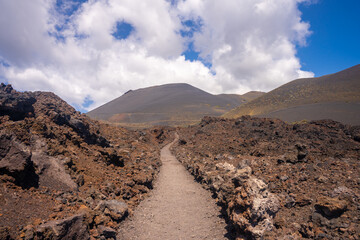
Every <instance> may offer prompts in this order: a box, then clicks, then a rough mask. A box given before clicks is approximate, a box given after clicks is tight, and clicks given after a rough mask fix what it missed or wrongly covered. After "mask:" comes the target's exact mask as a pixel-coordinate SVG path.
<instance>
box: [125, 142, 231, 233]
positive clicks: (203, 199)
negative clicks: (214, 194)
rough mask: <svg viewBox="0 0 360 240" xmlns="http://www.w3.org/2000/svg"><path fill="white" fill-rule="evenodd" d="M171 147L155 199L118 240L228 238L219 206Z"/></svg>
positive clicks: (139, 211)
mask: <svg viewBox="0 0 360 240" xmlns="http://www.w3.org/2000/svg"><path fill="white" fill-rule="evenodd" d="M176 140H177V139H175V140H174V142H175V141H176ZM174 142H173V143H174ZM173 143H171V144H173ZM171 144H169V145H167V146H165V147H164V148H163V149H162V150H161V160H162V163H163V165H162V167H161V170H160V174H159V177H158V180H157V181H156V182H155V186H154V189H153V190H152V193H151V196H150V197H149V198H147V199H146V200H144V201H143V202H142V203H141V204H140V205H139V206H138V207H137V209H136V211H135V213H134V215H133V216H132V217H130V218H129V219H128V220H126V221H125V222H124V224H123V225H122V227H121V229H120V230H119V234H118V239H129V240H130V239H161V240H166V239H171V240H173V239H174V240H175V239H217V240H221V239H227V238H226V237H224V235H225V234H226V233H227V231H226V229H225V228H226V223H225V221H224V220H223V219H222V218H219V217H218V216H219V215H220V212H219V207H218V206H217V205H216V204H215V201H214V199H213V198H211V194H210V193H209V192H208V191H206V190H205V189H203V188H202V187H201V185H200V184H198V183H196V182H195V181H194V178H193V177H192V176H191V175H190V174H189V173H188V172H187V171H186V170H185V168H184V167H183V166H182V165H181V164H180V163H179V162H178V161H177V160H176V158H175V157H174V156H173V155H172V154H171V153H170V150H169V149H170V147H171Z"/></svg>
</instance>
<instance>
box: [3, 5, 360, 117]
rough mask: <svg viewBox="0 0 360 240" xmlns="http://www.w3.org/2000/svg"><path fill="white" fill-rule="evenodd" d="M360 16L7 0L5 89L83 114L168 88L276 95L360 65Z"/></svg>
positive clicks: (332, 9) (302, 8) (350, 8)
mask: <svg viewBox="0 0 360 240" xmlns="http://www.w3.org/2000/svg"><path fill="white" fill-rule="evenodd" d="M299 2H302V3H299ZM359 9H360V1H357V0H344V1H337V0H305V1H300V0H273V1H269V0H251V1H239V0H222V1H218V0H186V1H183V0H152V1H144V0H132V1H125V0H92V1H86V0H56V1H48V0H34V1H23V0H12V1H9V0H0V80H1V81H2V82H8V83H11V84H12V85H13V86H14V87H15V88H16V89H18V90H20V91H35V90H43V91H52V92H55V93H56V94H58V95H59V96H60V97H62V98H63V99H65V100H66V101H67V102H69V103H70V104H72V105H73V106H75V107H76V108H77V109H78V110H81V111H87V110H91V109H93V108H95V107H97V106H99V105H101V104H104V103H106V102H108V101H110V100H112V99H114V98H116V97H118V96H120V95H122V94H123V93H125V92H127V91H128V90H129V89H138V88H143V87H149V86H153V85H160V84H167V83H178V82H184V83H189V84H191V85H193V86H195V87H198V88H201V89H203V90H205V91H208V92H210V93H213V94H219V93H238V94H243V93H246V92H248V91H252V90H258V91H270V90H272V89H274V88H276V87H279V86H281V85H282V84H285V83H287V82H289V81H291V80H294V79H297V78H303V77H313V76H321V75H325V74H329V73H334V72H337V71H340V70H343V69H346V68H348V67H351V66H353V65H356V64H359V63H360V61H359V60H360V47H359V42H360V29H359V26H360V24H359V23H360V18H359V16H358V11H359Z"/></svg>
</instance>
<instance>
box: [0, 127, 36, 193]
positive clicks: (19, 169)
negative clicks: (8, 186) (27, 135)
mask: <svg viewBox="0 0 360 240" xmlns="http://www.w3.org/2000/svg"><path fill="white" fill-rule="evenodd" d="M31 157H32V154H31V152H30V151H29V149H28V148H27V147H26V146H25V145H23V144H21V143H20V142H18V141H17V140H16V139H15V137H14V136H12V135H9V134H1V133H0V175H3V174H6V175H8V176H10V177H12V178H13V179H14V183H15V184H17V185H19V186H21V187H23V188H30V187H37V186H38V181H39V178H38V176H37V175H36V173H35V169H34V166H33V162H32V161H31Z"/></svg>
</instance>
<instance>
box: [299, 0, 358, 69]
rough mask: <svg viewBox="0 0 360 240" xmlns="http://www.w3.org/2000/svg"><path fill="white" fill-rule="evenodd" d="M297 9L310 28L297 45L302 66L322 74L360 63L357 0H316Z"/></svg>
mask: <svg viewBox="0 0 360 240" xmlns="http://www.w3.org/2000/svg"><path fill="white" fill-rule="evenodd" d="M300 11H301V12H302V18H303V20H304V21H307V22H309V23H310V25H311V27H310V30H311V31H312V35H311V36H310V37H309V38H308V39H307V42H308V43H307V46H305V47H300V48H298V54H297V55H298V57H299V58H300V60H301V64H302V69H304V70H307V71H312V72H314V73H315V76H322V75H325V74H330V73H334V72H338V71H341V70H343V69H346V68H349V67H351V66H354V65H357V64H360V1H358V0H343V1H338V0H319V1H318V3H316V4H312V5H306V4H301V5H300Z"/></svg>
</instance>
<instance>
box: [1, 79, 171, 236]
mask: <svg viewBox="0 0 360 240" xmlns="http://www.w3.org/2000/svg"><path fill="white" fill-rule="evenodd" d="M169 134H170V132H169V129H156V128H153V129H149V130H146V131H129V130H126V129H123V128H116V127H112V126H108V125H104V124H99V123H98V122H97V121H93V120H90V119H89V118H88V117H87V116H86V115H84V114H81V113H79V112H77V111H75V110H74V109H73V108H72V107H71V106H69V105H68V104H67V103H66V102H64V101H63V100H61V99H60V98H59V97H57V96H56V95H55V94H53V93H47V92H17V91H15V90H14V89H13V88H12V87H11V85H4V84H1V86H0V239H88V238H91V239H97V238H99V239H105V238H115V234H116V229H117V227H118V226H119V223H120V222H121V221H122V220H123V219H124V218H125V217H126V216H127V215H129V214H131V213H132V211H133V209H134V207H135V206H136V205H137V204H138V203H139V202H140V201H141V200H142V199H143V198H144V197H145V196H146V195H147V193H148V192H149V190H150V189H152V182H153V180H154V178H155V177H156V176H157V173H158V171H159V166H160V165H161V163H160V159H159V150H160V146H161V145H162V144H165V143H166V142H168V141H170V139H171V137H169V136H170V135H169Z"/></svg>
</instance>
